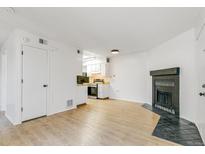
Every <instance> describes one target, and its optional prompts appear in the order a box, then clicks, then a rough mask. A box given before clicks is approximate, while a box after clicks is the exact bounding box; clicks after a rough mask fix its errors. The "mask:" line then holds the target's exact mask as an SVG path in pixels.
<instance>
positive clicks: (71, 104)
mask: <svg viewBox="0 0 205 154" xmlns="http://www.w3.org/2000/svg"><path fill="white" fill-rule="evenodd" d="M66 105H67V107H70V106H73V100H72V99H69V100H67V102H66Z"/></svg>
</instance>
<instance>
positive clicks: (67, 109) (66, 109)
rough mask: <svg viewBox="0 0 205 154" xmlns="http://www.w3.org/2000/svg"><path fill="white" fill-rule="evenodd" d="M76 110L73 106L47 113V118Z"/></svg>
mask: <svg viewBox="0 0 205 154" xmlns="http://www.w3.org/2000/svg"><path fill="white" fill-rule="evenodd" d="M76 108H77V106H76V105H75V106H73V107H71V108H65V109H62V110H58V111H55V112H51V113H47V116H50V115H54V114H57V113H61V112H65V111H69V110H73V109H76Z"/></svg>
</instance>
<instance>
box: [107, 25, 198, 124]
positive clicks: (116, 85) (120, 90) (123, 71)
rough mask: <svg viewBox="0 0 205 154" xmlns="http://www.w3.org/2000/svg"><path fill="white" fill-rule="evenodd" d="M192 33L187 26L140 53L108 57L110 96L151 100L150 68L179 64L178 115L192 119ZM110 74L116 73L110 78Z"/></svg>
mask: <svg viewBox="0 0 205 154" xmlns="http://www.w3.org/2000/svg"><path fill="white" fill-rule="evenodd" d="M194 52H195V32H194V29H191V30H189V31H187V32H184V33H183V34H180V35H179V36H177V37H175V38H173V39H171V40H169V41H167V42H165V43H163V44H161V45H160V46H158V47H156V48H154V49H151V50H149V51H146V52H144V53H134V54H130V55H125V56H117V57H115V58H112V59H111V74H112V81H111V82H112V84H111V85H112V86H111V87H112V93H111V97H112V98H119V99H125V100H132V101H136V102H140V103H150V104H151V102H152V80H151V76H150V75H149V72H150V71H151V70H157V69H164V68H171V67H180V68H181V73H180V114H181V117H183V118H186V119H188V120H190V121H195V118H196V104H195V103H194V102H196V95H197V93H195V92H196V77H195V74H196V73H195V59H194V55H195V54H194ZM113 76H116V77H114V78H113Z"/></svg>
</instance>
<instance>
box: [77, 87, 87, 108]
mask: <svg viewBox="0 0 205 154" xmlns="http://www.w3.org/2000/svg"><path fill="white" fill-rule="evenodd" d="M87 98H88V87H87V86H85V85H78V86H77V90H76V101H75V102H76V105H80V104H85V103H87Z"/></svg>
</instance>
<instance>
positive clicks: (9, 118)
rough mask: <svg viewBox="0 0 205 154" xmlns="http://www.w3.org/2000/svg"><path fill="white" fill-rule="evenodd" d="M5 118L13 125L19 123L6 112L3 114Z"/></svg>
mask: <svg viewBox="0 0 205 154" xmlns="http://www.w3.org/2000/svg"><path fill="white" fill-rule="evenodd" d="M5 116H6V118H7V119H8V120H9V121H10V122H11V123H12V124H13V125H18V124H20V123H17V122H15V121H14V120H13V119H12V118H11V117H10V116H9V115H8V114H7V113H6V114H5Z"/></svg>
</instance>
